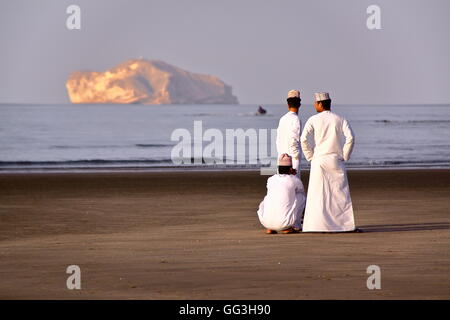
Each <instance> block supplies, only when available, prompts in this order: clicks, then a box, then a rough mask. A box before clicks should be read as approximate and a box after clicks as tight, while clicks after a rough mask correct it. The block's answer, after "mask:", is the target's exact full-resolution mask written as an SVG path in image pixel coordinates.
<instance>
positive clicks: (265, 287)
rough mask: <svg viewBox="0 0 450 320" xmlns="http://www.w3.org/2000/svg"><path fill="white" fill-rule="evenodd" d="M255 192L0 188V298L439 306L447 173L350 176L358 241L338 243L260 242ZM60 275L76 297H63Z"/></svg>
mask: <svg viewBox="0 0 450 320" xmlns="http://www.w3.org/2000/svg"><path fill="white" fill-rule="evenodd" d="M307 178H308V172H303V173H302V180H303V183H304V184H305V186H307V180H308V179H307ZM266 179H267V176H260V175H259V173H258V172H173V173H156V172H153V173H142V172H134V173H125V172H123V173H77V174H75V173H59V174H57V173H53V174H51V173H45V174H44V173H39V174H37V173H34V174H1V175H0V298H2V299H15V298H16V299H398V298H402V299H449V298H450V254H449V252H450V250H449V249H450V212H449V211H450V209H449V208H450V170H377V171H350V172H349V181H350V188H351V195H352V199H353V205H354V209H355V220H356V224H357V226H358V227H359V228H361V229H362V230H363V231H364V232H362V233H348V234H290V235H280V234H278V235H266V234H264V232H263V229H262V227H261V226H260V225H259V222H258V220H257V216H256V208H257V207H258V205H259V202H260V201H261V200H262V198H263V196H264V194H265V181H266ZM69 265H78V266H80V268H81V285H82V289H81V290H68V289H67V288H66V279H67V277H68V276H69V275H68V274H66V268H67V266H69ZM369 265H378V266H379V267H380V268H381V286H382V288H381V290H368V289H367V287H366V280H367V277H368V276H369V275H368V274H367V273H366V268H367V267H368V266H369Z"/></svg>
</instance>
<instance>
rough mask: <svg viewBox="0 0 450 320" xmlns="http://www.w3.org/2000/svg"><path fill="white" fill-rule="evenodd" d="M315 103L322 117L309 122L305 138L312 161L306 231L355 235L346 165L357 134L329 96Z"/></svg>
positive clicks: (303, 142)
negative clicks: (332, 106)
mask: <svg viewBox="0 0 450 320" xmlns="http://www.w3.org/2000/svg"><path fill="white" fill-rule="evenodd" d="M315 100H316V102H315V108H316V111H317V112H318V114H316V115H314V116H312V117H311V118H309V119H308V121H307V122H306V124H305V129H304V130H303V133H302V135H301V146H302V149H303V153H304V154H305V157H306V159H307V160H308V161H311V171H310V176H309V186H308V196H307V200H306V209H305V217H304V221H303V231H304V232H308V231H310V232H311V231H312V232H314V231H316V232H345V231H354V230H355V222H354V218H353V206H352V199H351V198H350V190H349V186H348V181H347V173H346V169H345V164H344V161H348V160H349V159H350V155H351V153H352V150H353V144H354V140H355V139H354V134H353V131H352V128H351V127H350V125H349V124H348V122H347V120H346V119H344V118H343V117H341V116H339V115H337V114H335V113H333V112H331V99H330V96H329V94H328V93H326V92H321V93H316V94H315ZM309 136H312V137H313V139H314V144H315V147H314V148H313V147H312V146H311V145H310V143H309V142H308V137H309ZM344 141H345V142H344Z"/></svg>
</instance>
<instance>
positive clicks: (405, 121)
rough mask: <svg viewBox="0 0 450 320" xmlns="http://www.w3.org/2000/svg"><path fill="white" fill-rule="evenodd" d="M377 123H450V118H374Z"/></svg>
mask: <svg viewBox="0 0 450 320" xmlns="http://www.w3.org/2000/svg"><path fill="white" fill-rule="evenodd" d="M374 122H376V123H386V124H390V123H392V124H398V123H411V124H420V123H430V124H435V123H436V124H439V123H450V120H387V119H383V120H374Z"/></svg>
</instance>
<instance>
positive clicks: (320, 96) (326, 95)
mask: <svg viewBox="0 0 450 320" xmlns="http://www.w3.org/2000/svg"><path fill="white" fill-rule="evenodd" d="M314 97H315V98H316V101H323V100H330V95H329V93H328V92H316V93H314Z"/></svg>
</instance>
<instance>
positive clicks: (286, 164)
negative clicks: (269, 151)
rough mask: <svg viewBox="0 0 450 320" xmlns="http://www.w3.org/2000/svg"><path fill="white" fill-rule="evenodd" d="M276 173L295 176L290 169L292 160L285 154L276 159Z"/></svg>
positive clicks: (293, 171)
mask: <svg viewBox="0 0 450 320" xmlns="http://www.w3.org/2000/svg"><path fill="white" fill-rule="evenodd" d="M278 173H279V174H295V170H294V169H292V158H291V156H289V155H288V154H287V153H283V154H282V155H281V156H280V157H279V158H278Z"/></svg>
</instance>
